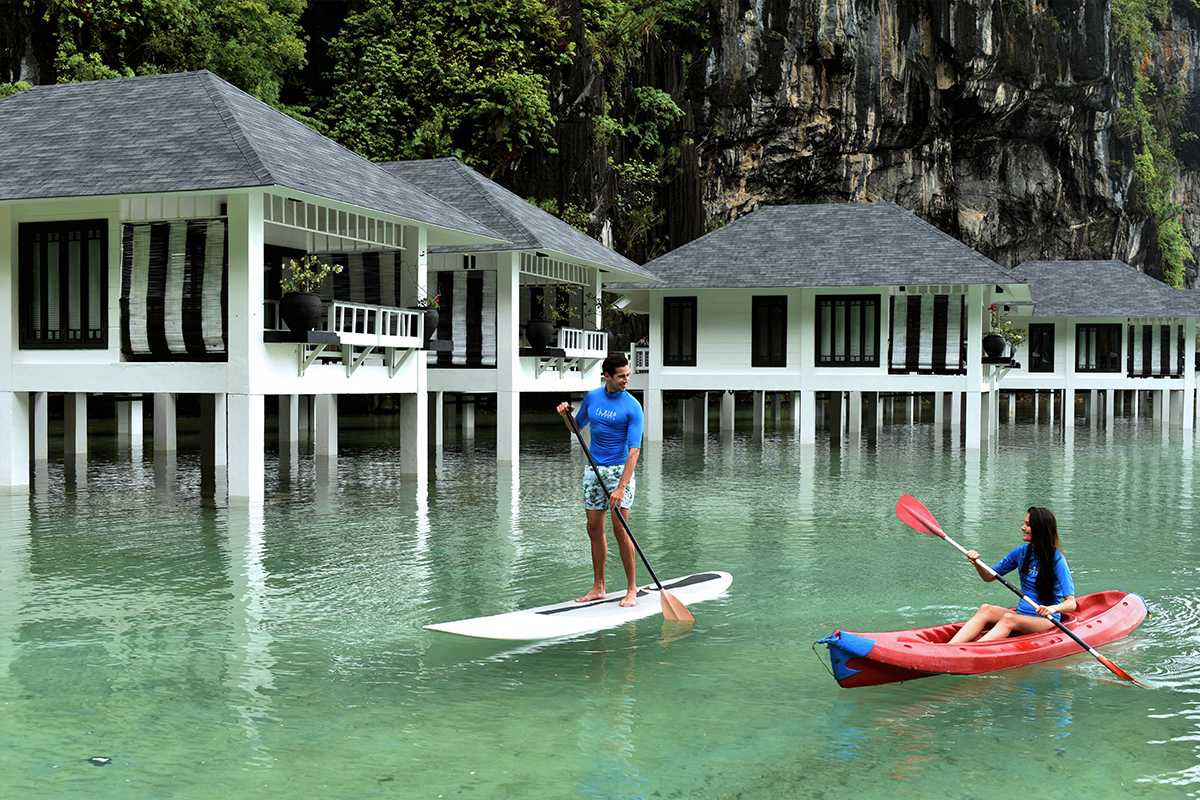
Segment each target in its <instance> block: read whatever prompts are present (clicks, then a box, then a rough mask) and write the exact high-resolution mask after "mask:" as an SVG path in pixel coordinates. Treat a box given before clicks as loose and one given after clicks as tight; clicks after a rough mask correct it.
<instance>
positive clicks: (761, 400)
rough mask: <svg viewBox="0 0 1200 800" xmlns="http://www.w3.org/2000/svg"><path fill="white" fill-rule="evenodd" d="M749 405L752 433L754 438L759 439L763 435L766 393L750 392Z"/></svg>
mask: <svg viewBox="0 0 1200 800" xmlns="http://www.w3.org/2000/svg"><path fill="white" fill-rule="evenodd" d="M750 404H751V406H752V420H753V422H752V432H753V435H754V436H755V437H759V436H762V434H763V427H764V423H765V421H766V411H767V395H766V392H751V393H750Z"/></svg>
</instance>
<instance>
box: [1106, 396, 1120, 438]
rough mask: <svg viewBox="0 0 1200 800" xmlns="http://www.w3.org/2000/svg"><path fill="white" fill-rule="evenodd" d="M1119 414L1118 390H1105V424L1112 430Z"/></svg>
mask: <svg viewBox="0 0 1200 800" xmlns="http://www.w3.org/2000/svg"><path fill="white" fill-rule="evenodd" d="M1116 416H1117V390H1116V389H1105V390H1104V420H1105V422H1104V424H1105V425H1106V426H1107V427H1108V428H1109V429H1110V430H1111V429H1112V426H1113V420H1114V419H1116Z"/></svg>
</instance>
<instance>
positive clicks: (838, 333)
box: [817, 295, 879, 367]
mask: <svg viewBox="0 0 1200 800" xmlns="http://www.w3.org/2000/svg"><path fill="white" fill-rule="evenodd" d="M817 366H821V367H877V366H879V296H878V295H830V296H828V297H818V298H817Z"/></svg>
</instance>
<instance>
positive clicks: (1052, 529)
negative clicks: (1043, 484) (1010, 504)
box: [1021, 506, 1062, 606]
mask: <svg viewBox="0 0 1200 800" xmlns="http://www.w3.org/2000/svg"><path fill="white" fill-rule="evenodd" d="M1028 513H1029V550H1027V551H1026V552H1025V563H1024V564H1023V565H1022V566H1021V571H1022V572H1028V571H1029V554H1030V553H1033V554H1034V555H1036V556H1037V560H1038V574H1037V600H1038V601H1039V602H1040V603H1041V604H1042V605H1044V606H1048V605H1053V604H1054V601H1055V600H1057V599H1058V598H1056V597H1055V595H1054V583H1055V581H1054V562H1055V561H1056V560H1057V558H1058V551H1059V550H1062V543H1061V542H1060V541H1059V540H1058V520H1056V519H1055V518H1054V512H1053V511H1051V510H1050V509H1048V508H1040V507H1038V506H1033V507H1031V508H1030V509H1029V512H1028Z"/></svg>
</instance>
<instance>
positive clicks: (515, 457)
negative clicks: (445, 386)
mask: <svg viewBox="0 0 1200 800" xmlns="http://www.w3.org/2000/svg"><path fill="white" fill-rule="evenodd" d="M438 394H439V395H440V394H441V393H440V392H439V393H438ZM437 400H438V405H439V406H440V405H441V397H440V396H439V397H438V398H437ZM555 416H557V415H555ZM432 427H433V428H434V430H436V431H438V433H439V434H440V433H441V430H442V425H441V423H440V421H435V422H434V424H433V426H432ZM520 446H521V394H520V392H496V460H497V461H503V462H505V463H513V464H515V463H517V462H518V461H520Z"/></svg>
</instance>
